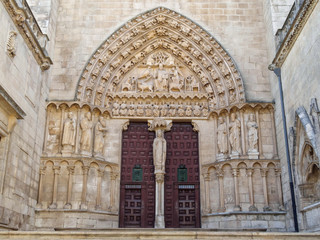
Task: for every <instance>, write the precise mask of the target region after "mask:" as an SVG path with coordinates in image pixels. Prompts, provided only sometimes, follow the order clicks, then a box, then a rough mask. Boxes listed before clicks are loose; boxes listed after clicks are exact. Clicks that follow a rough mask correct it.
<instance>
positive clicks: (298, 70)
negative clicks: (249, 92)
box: [269, 4, 320, 230]
mask: <svg viewBox="0 0 320 240" xmlns="http://www.w3.org/2000/svg"><path fill="white" fill-rule="evenodd" d="M319 12H320V6H319V4H317V6H316V8H315V9H314V11H313V13H312V15H311V16H310V18H309V20H308V22H307V23H306V25H305V26H304V28H303V30H302V32H301V34H300V35H299V37H298V39H297V41H296V42H295V44H294V46H293V48H292V49H291V51H290V53H289V55H288V57H287V58H286V60H285V62H284V64H283V65H282V67H281V73H282V85H283V91H284V105H285V108H286V117H287V127H288V128H290V127H293V126H295V114H296V113H295V111H296V110H297V109H298V107H300V106H304V107H305V109H307V110H308V109H309V104H310V100H311V98H315V97H317V96H319V93H320V92H319V91H320V88H319V79H318V78H319V77H318V76H319V71H320V69H319V65H318V64H317V63H318V62H319V58H320V57H319V54H318V52H319V50H318V49H319V32H317V31H315V30H314V26H318V25H319V22H320V17H319ZM269 43H271V40H269ZM270 45H271V44H270ZM270 56H271V58H273V57H274V55H273V56H272V52H271V53H270ZM271 61H272V59H270V63H271ZM270 79H271V80H270V83H271V86H272V94H273V96H274V99H275V109H276V111H275V124H276V129H277V141H278V149H279V157H280V159H281V166H282V182H283V192H284V202H285V207H286V209H288V210H289V211H288V216H287V221H288V226H289V230H292V229H293V216H292V209H291V198H290V189H289V177H288V166H287V162H286V154H285V144H284V135H283V125H282V124H283V122H282V116H281V108H280V95H279V87H278V81H277V78H276V76H275V75H274V74H273V73H272V75H270ZM288 130H289V129H288ZM291 147H292V146H290V151H291V152H292V148H291ZM291 157H292V156H291ZM296 177H297V176H295V178H296ZM294 181H295V183H296V179H294ZM296 192H297V189H296ZM298 209H299V206H298ZM306 216H307V218H308V216H313V217H310V218H309V219H308V220H307V221H308V222H312V221H313V220H315V218H314V216H315V215H313V214H308V215H306ZM312 218H313V220H311V219H312ZM303 221H305V220H303V218H302V216H301V215H300V216H299V225H300V228H301V229H303V230H307V228H306V227H305V226H303ZM309 230H310V229H309Z"/></svg>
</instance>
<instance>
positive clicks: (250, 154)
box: [248, 151, 259, 159]
mask: <svg viewBox="0 0 320 240" xmlns="http://www.w3.org/2000/svg"><path fill="white" fill-rule="evenodd" d="M248 157H249V159H258V158H259V152H258V151H249V152H248Z"/></svg>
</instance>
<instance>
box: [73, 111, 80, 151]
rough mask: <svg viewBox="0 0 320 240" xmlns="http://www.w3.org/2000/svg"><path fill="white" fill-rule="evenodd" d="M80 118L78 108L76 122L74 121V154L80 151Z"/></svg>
mask: <svg viewBox="0 0 320 240" xmlns="http://www.w3.org/2000/svg"><path fill="white" fill-rule="evenodd" d="M80 117H81V110H80V108H78V109H77V121H76V143H75V149H74V151H75V153H79V151H80V134H79V132H80Z"/></svg>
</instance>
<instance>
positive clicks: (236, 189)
mask: <svg viewBox="0 0 320 240" xmlns="http://www.w3.org/2000/svg"><path fill="white" fill-rule="evenodd" d="M232 175H233V181H234V195H235V200H236V203H235V206H234V208H233V210H234V211H241V207H240V198H239V186H238V176H239V169H236V168H235V169H233V172H232Z"/></svg>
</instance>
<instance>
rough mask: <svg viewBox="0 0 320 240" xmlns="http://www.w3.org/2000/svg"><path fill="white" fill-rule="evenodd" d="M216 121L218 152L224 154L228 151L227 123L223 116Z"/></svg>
mask: <svg viewBox="0 0 320 240" xmlns="http://www.w3.org/2000/svg"><path fill="white" fill-rule="evenodd" d="M218 122H219V126H218V136H217V137H218V149H219V153H222V154H225V153H227V152H228V138H227V124H226V123H225V121H224V118H223V117H219V119H218Z"/></svg>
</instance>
